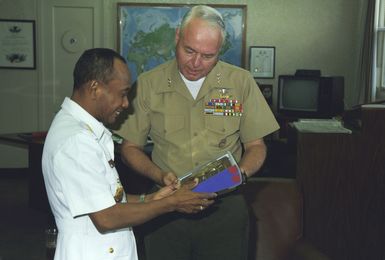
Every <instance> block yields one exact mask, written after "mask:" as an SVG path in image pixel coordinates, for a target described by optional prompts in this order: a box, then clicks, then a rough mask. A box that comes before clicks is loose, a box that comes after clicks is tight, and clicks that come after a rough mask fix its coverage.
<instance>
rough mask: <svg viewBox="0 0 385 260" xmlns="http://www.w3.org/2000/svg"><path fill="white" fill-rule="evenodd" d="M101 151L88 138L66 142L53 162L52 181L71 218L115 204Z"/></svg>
mask: <svg viewBox="0 0 385 260" xmlns="http://www.w3.org/2000/svg"><path fill="white" fill-rule="evenodd" d="M104 160H106V159H105V157H104V154H103V150H102V149H101V147H100V146H99V144H98V143H97V141H96V140H95V139H94V138H93V137H92V136H91V135H90V136H88V135H87V134H84V133H80V134H77V135H76V136H73V137H71V138H69V139H68V140H67V141H66V142H65V143H64V144H63V146H62V147H61V149H59V151H58V152H57V154H55V158H54V174H55V179H56V181H57V182H58V183H59V185H58V187H61V191H58V192H62V196H63V199H64V200H65V202H66V203H65V204H67V205H68V208H69V210H70V212H71V214H72V216H73V217H76V216H79V215H84V214H89V213H92V212H97V211H100V210H102V209H105V208H108V207H111V206H113V205H114V204H115V200H114V198H113V195H112V192H111V186H110V185H111V183H112V182H113V181H116V180H113V179H112V178H111V177H110V176H109V175H111V174H109V173H108V170H109V169H108V168H106V164H105V163H104Z"/></svg>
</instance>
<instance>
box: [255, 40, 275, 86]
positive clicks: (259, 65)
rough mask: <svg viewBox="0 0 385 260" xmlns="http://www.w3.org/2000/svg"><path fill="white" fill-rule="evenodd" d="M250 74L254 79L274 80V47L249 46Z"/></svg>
mask: <svg viewBox="0 0 385 260" xmlns="http://www.w3.org/2000/svg"><path fill="white" fill-rule="evenodd" d="M249 61H250V66H249V68H250V72H251V74H253V77H254V78H266V79H269V78H270V79H272V78H274V71H275V47H271V46H250V59H249Z"/></svg>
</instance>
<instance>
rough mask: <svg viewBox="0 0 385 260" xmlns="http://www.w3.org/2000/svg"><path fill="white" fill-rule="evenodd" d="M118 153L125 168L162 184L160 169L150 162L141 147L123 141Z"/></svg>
mask: <svg viewBox="0 0 385 260" xmlns="http://www.w3.org/2000/svg"><path fill="white" fill-rule="evenodd" d="M120 152H121V157H122V161H123V162H124V163H125V164H126V165H127V166H129V167H130V168H132V169H133V170H134V171H136V172H138V173H140V174H142V175H143V176H145V177H147V178H150V179H152V180H153V181H155V182H156V183H158V184H162V183H163V180H162V178H163V176H162V171H161V169H160V168H159V167H158V166H156V165H155V164H154V163H153V162H152V161H151V159H150V158H149V157H148V156H147V154H146V153H145V152H144V151H143V150H142V149H141V147H139V146H136V145H134V144H131V143H129V142H128V141H124V142H123V143H122V145H121V151H120Z"/></svg>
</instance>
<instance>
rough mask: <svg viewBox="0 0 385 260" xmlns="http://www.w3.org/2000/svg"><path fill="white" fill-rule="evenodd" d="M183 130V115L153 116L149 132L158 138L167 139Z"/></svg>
mask: <svg viewBox="0 0 385 260" xmlns="http://www.w3.org/2000/svg"><path fill="white" fill-rule="evenodd" d="M184 128H185V117H184V116H183V115H167V114H161V113H159V114H155V115H153V118H152V125H151V130H152V131H153V133H155V134H156V135H158V136H161V137H164V138H167V137H171V136H173V135H174V134H176V133H178V132H180V131H181V130H182V129H184Z"/></svg>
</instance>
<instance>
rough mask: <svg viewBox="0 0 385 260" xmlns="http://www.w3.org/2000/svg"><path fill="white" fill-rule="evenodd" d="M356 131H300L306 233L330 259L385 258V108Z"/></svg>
mask: <svg viewBox="0 0 385 260" xmlns="http://www.w3.org/2000/svg"><path fill="white" fill-rule="evenodd" d="M359 116H360V118H359V120H360V122H361V129H359V131H358V132H353V134H317V133H297V179H298V183H299V186H300V189H301V191H302V194H303V198H304V237H305V238H306V239H307V240H308V241H310V242H311V243H312V244H314V245H315V246H316V247H318V248H319V249H320V250H321V251H322V252H325V253H326V254H327V255H328V256H329V257H330V258H331V259H339V260H341V259H346V260H354V259H357V260H362V259H385V249H384V246H383V243H384V241H385V224H384V220H385V109H362V110H360V111H359Z"/></svg>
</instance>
